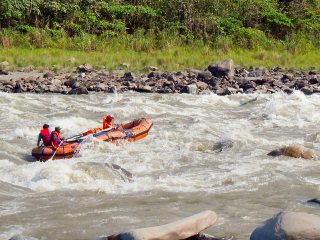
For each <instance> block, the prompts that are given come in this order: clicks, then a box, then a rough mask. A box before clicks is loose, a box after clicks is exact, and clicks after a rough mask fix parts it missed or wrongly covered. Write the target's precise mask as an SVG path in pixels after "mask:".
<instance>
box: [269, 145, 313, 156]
mask: <svg viewBox="0 0 320 240" xmlns="http://www.w3.org/2000/svg"><path fill="white" fill-rule="evenodd" d="M268 155H269V156H272V157H277V156H281V155H283V156H288V157H294V158H305V159H312V158H313V157H314V155H315V154H314V152H313V151H312V150H310V149H307V148H304V147H300V146H287V147H283V148H280V149H277V150H273V151H271V152H269V153H268Z"/></svg>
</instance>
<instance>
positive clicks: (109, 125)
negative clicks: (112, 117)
mask: <svg viewBox="0 0 320 240" xmlns="http://www.w3.org/2000/svg"><path fill="white" fill-rule="evenodd" d="M113 127H114V124H113V121H111V122H107V118H106V117H105V118H103V124H102V128H103V129H106V128H113Z"/></svg>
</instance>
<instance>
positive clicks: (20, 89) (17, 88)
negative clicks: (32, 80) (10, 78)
mask: <svg viewBox="0 0 320 240" xmlns="http://www.w3.org/2000/svg"><path fill="white" fill-rule="evenodd" d="M13 92H15V93H22V92H24V89H23V87H22V85H21V83H20V82H17V83H16V85H15V86H14V88H13Z"/></svg>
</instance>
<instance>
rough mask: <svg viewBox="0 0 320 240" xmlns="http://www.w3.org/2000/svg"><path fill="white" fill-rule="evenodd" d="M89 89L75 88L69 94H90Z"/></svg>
mask: <svg viewBox="0 0 320 240" xmlns="http://www.w3.org/2000/svg"><path fill="white" fill-rule="evenodd" d="M88 93H89V92H88V89H87V88H86V87H79V88H74V89H72V90H71V91H69V92H68V94H88Z"/></svg>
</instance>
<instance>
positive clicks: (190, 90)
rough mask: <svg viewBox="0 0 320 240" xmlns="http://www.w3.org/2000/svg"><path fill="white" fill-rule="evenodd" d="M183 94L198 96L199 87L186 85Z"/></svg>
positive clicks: (182, 90)
mask: <svg viewBox="0 0 320 240" xmlns="http://www.w3.org/2000/svg"><path fill="white" fill-rule="evenodd" d="M181 93H188V94H198V93H199V90H198V87H197V85H195V84H190V85H186V86H184V87H183V88H182V89H181Z"/></svg>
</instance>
